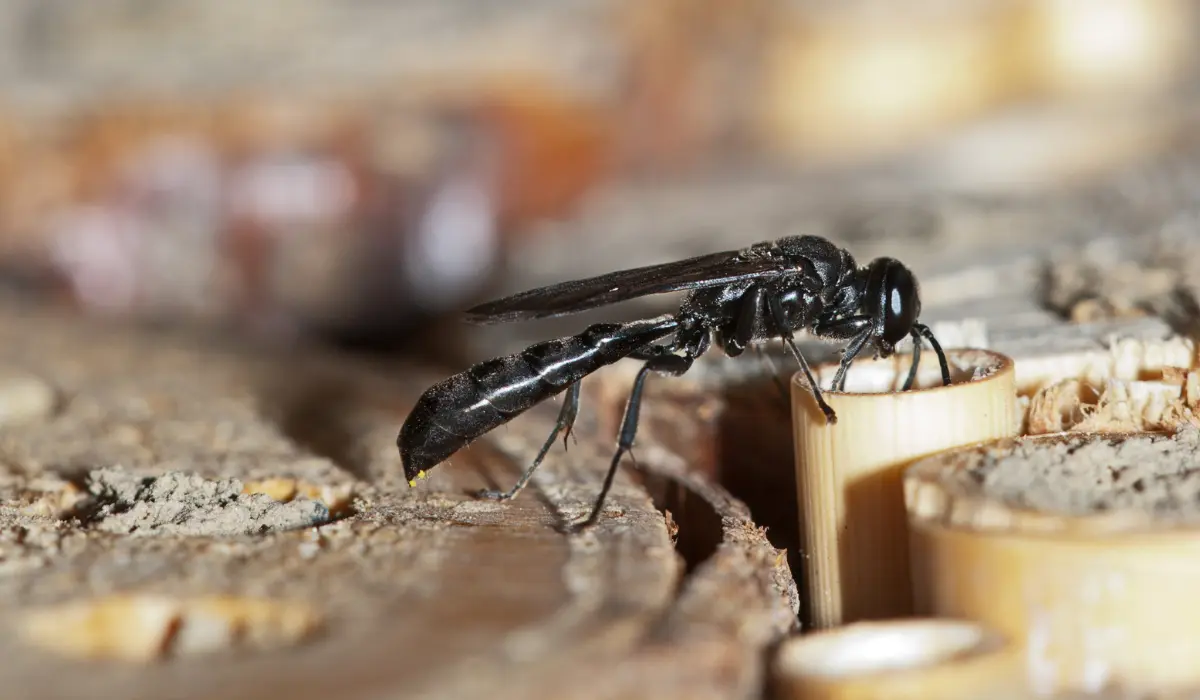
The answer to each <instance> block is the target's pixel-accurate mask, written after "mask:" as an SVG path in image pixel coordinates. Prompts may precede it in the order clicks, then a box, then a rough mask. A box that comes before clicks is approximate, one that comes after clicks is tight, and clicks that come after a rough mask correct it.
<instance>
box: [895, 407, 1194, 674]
mask: <svg viewBox="0 0 1200 700" xmlns="http://www.w3.org/2000/svg"><path fill="white" fill-rule="evenodd" d="M1198 468H1200V431H1197V430H1196V429H1195V428H1194V427H1192V428H1188V429H1185V430H1183V431H1181V432H1180V433H1178V434H1176V435H1174V436H1171V435H1153V434H1144V433H1143V434H1132V435H1113V434H1106V435H1094V434H1093V435H1089V434H1057V435H1045V436H1038V437H1025V438H1020V439H1014V440H1006V441H1002V442H1000V443H995V444H992V445H986V446H977V447H973V448H964V449H963V450H958V451H954V452H950V453H946V454H943V455H938V456H935V457H931V458H929V459H926V460H921V461H920V462H918V463H916V464H914V465H913V466H912V467H911V469H910V470H909V471H908V473H907V474H906V477H905V491H906V499H907V503H908V509H909V512H910V515H911V524H910V530H911V534H912V544H911V551H912V571H913V581H914V593H915V598H916V607H917V612H919V613H921V614H931V615H939V616H941V615H948V616H953V617H956V618H963V619H970V620H974V621H977V622H980V623H981V624H985V625H988V626H991V627H993V628H994V629H996V630H997V631H999V632H1000V633H1002V634H1004V635H1005V636H1006V637H1007V638H1008V639H1010V640H1012V642H1013V643H1014V644H1015V645H1017V646H1019V647H1021V648H1022V650H1023V651H1022V654H1023V655H1024V659H1025V661H1024V666H1025V669H1026V673H1027V675H1028V680H1029V683H1030V685H1031V686H1032V687H1033V688H1035V689H1036V690H1037V691H1039V692H1042V693H1057V692H1096V691H1099V690H1101V689H1103V688H1105V687H1108V686H1112V685H1119V686H1120V687H1122V688H1123V689H1126V690H1129V691H1137V692H1148V693H1153V692H1160V691H1168V690H1172V689H1177V688H1184V687H1197V686H1200V664H1197V663H1196V659H1200V636H1197V634H1196V630H1197V629H1200V603H1198V602H1197V601H1198V598H1197V595H1196V592H1197V591H1198V590H1200V506H1197V502H1196V499H1195V494H1194V486H1193V482H1194V481H1195V476H1196V473H1197V469H1198Z"/></svg>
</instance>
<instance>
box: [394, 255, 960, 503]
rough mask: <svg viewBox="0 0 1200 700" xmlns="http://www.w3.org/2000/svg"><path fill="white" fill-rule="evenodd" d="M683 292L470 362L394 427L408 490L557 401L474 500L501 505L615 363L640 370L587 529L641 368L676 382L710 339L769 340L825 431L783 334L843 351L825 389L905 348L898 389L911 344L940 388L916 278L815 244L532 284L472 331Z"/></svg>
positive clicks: (629, 426)
mask: <svg viewBox="0 0 1200 700" xmlns="http://www.w3.org/2000/svg"><path fill="white" fill-rule="evenodd" d="M680 290H691V292H690V293H689V294H688V296H687V297H686V298H685V299H684V301H683V303H682V304H681V305H680V307H679V311H678V312H677V313H675V314H669V315H665V316H659V317H657V318H652V319H645V320H639V321H631V322H628V323H598V324H595V325H592V326H589V327H588V328H587V329H585V330H584V331H583V332H582V333H580V334H579V335H574V336H569V337H566V338H559V339H557V340H548V341H546V342H543V343H537V344H536V345H531V346H530V347H528V348H526V349H525V350H523V351H521V352H519V353H517V354H515V355H509V356H507V357H500V358H496V359H494V360H488V361H487V362H483V363H480V364H478V365H475V366H474V367H472V368H470V369H468V370H467V371H465V372H462V373H460V374H456V375H454V376H452V377H450V378H449V379H446V380H445V381H442V382H440V383H438V384H435V385H434V386H432V387H430V388H429V389H428V390H427V391H426V392H425V393H424V394H423V395H422V396H421V398H420V399H419V400H418V401H417V403H416V406H414V407H413V410H412V412H411V413H410V414H409V416H408V418H407V419H406V420H405V421H404V426H403V427H402V428H401V429H400V435H399V437H397V439H396V444H397V446H398V447H399V448H400V457H401V459H402V460H403V462H404V473H405V476H406V477H407V478H408V480H409V484H410V485H415V483H416V479H419V478H423V477H424V476H425V472H426V470H429V469H431V468H433V467H434V466H436V465H437V464H439V463H441V462H442V461H444V460H445V459H446V458H447V457H449V456H450V455H452V454H454V453H455V452H457V451H458V450H459V449H461V448H462V447H465V446H466V445H467V444H468V443H470V442H471V441H472V440H474V439H475V438H478V437H479V436H481V435H483V434H485V433H487V432H488V431H490V430H492V429H493V428H496V427H497V426H500V425H503V424H504V423H507V422H508V421H510V420H512V419H513V418H515V417H517V416H518V415H520V414H521V413H523V412H525V411H526V410H528V409H530V408H531V407H533V406H534V405H535V404H537V403H539V402H541V401H543V400H545V399H548V398H550V397H551V396H554V395H555V394H558V393H560V392H563V391H565V392H566V397H565V399H564V401H563V406H562V410H561V412H560V413H559V416H558V421H557V423H556V424H555V426H554V430H553V431H552V432H551V433H550V437H549V438H548V439H547V440H546V442H545V444H544V445H542V448H541V450H540V451H539V452H538V454H537V457H535V458H534V460H533V463H532V464H531V465H530V466H529V468H527V469H526V470H525V472H524V473H523V474H522V475H521V477H520V478H519V479H518V480H517V483H516V485H515V486H513V487H512V489H510V490H508V491H483V492H481V493H480V494H479V495H480V496H481V497H485V498H493V499H498V500H506V499H510V498H512V497H513V496H515V495H516V494H517V493H518V492H519V491H520V490H521V489H522V487H524V486H525V484H526V483H527V482H528V481H529V478H530V477H531V476H532V475H533V471H534V470H535V469H537V467H538V465H539V464H541V462H542V460H543V459H544V458H545V456H546V453H547V452H548V451H549V450H550V448H551V447H552V446H553V445H554V441H555V440H556V439H557V438H558V435H559V434H560V433H561V434H563V440H564V446H565V444H566V437H567V435H569V434H570V431H571V427H572V425H573V424H574V422H575V416H576V414H577V413H578V411H579V385H580V381H581V380H582V379H583V378H584V377H585V376H587V375H589V374H591V373H592V372H595V371H596V370H598V369H600V368H601V367H603V366H605V365H609V364H612V363H614V362H616V361H617V360H620V359H623V358H631V359H635V360H640V361H642V362H643V363H644V364H643V365H642V368H641V370H640V371H639V372H638V374H637V377H636V379H635V380H634V383H633V390H632V392H631V394H630V397H629V403H628V404H627V405H626V408H625V417H624V419H623V420H622V422H621V430H620V433H619V437H618V440H617V451H616V454H615V455H613V458H612V463H611V464H610V465H609V469H608V474H607V475H606V476H605V479H604V485H603V486H602V487H601V489H600V496H599V498H598V499H597V500H596V504H595V507H594V508H593V509H592V512H591V515H590V516H589V517H588V519H587V520H586V521H585V522H584V523H583V527H587V526H589V525H591V524H593V523H595V522H596V519H597V518H598V517H599V515H600V511H601V509H602V508H603V506H604V500H605V497H606V496H607V494H608V491H609V488H610V487H611V486H612V481H613V477H614V476H615V475H616V471H617V466H618V465H619V464H620V461H621V458H622V457H623V456H624V455H625V453H626V452H628V451H629V450H630V448H631V447H632V446H633V441H634V436H635V435H636V433H637V424H638V412H639V407H640V404H641V398H642V387H643V385H644V383H645V380H646V376H647V374H649V373H650V372H659V373H662V374H668V375H673V376H679V375H681V374H683V373H685V372H687V371H688V369H690V368H691V366H692V363H693V362H694V361H695V360H696V358H697V357H699V356H700V355H702V354H704V352H705V351H706V350H708V348H709V346H710V345H711V344H712V343H716V344H717V345H718V346H719V347H720V348H721V349H722V350H723V351H724V352H725V354H726V355H729V356H730V357H736V356H738V355H740V354H742V352H743V351H744V350H745V349H746V347H747V346H749V345H750V344H751V343H754V342H755V341H762V340H768V339H774V338H782V339H783V341H784V342H785V343H786V344H787V346H788V348H789V349H790V350H791V353H792V355H793V356H794V357H795V358H796V361H797V362H798V363H799V365H800V369H801V370H803V372H804V375H805V377H806V378H807V379H808V385H809V386H810V387H811V388H812V392H813V395H814V397H815V398H816V401H817V404H818V405H819V406H820V407H821V410H822V411H824V412H825V417H826V420H828V421H829V422H830V423H833V422H836V421H837V416H836V415H835V414H834V412H833V409H832V408H830V407H829V405H828V404H827V403H826V402H825V399H824V398H823V397H822V396H821V389H820V387H819V385H818V384H817V382H816V381H815V380H814V379H813V375H812V370H810V369H809V366H808V362H807V361H805V359H804V355H802V354H801V353H800V349H799V348H797V347H796V343H795V341H794V339H793V337H792V336H793V333H794V332H796V331H802V330H803V331H809V332H811V333H813V334H815V335H817V336H819V337H823V338H828V339H831V340H843V341H847V344H846V348H845V350H844V352H843V354H842V360H841V364H840V366H839V367H838V370H837V373H836V374H835V375H834V379H833V385H832V388H833V390H834V391H841V390H843V389H844V387H845V382H846V370H847V369H849V367H850V363H851V362H853V361H854V358H855V357H856V356H858V355H859V353H861V352H862V350H863V349H864V348H865V347H866V346H867V344H868V343H872V344H873V345H874V350H875V354H877V355H879V356H882V357H887V356H889V355H891V354H892V353H893V352H895V347H896V344H897V343H898V342H900V341H901V340H903V339H904V338H906V337H908V336H912V338H913V362H912V368H911V370H910V371H909V373H908V377H907V380H906V381H905V383H904V390H908V389H910V388H911V387H912V383H913V380H914V378H915V377H916V374H917V366H918V363H919V362H920V353H921V339H922V338H925V339H926V340H928V341H929V344H930V345H931V346H932V347H933V349H934V351H935V352H936V353H937V355H938V362H939V363H940V365H941V371H942V381H943V382H944V383H945V384H949V383H950V370H949V367H948V366H947V364H946V356H945V353H943V352H942V348H941V346H940V345H939V344H938V342H937V339H935V338H934V336H933V333H932V332H930V330H929V327H928V326H925V325H923V324H921V323H918V322H917V317H918V315H919V314H920V311H921V299H920V293H919V291H918V286H917V280H916V278H915V277H913V274H912V272H910V271H909V269H908V268H907V267H905V266H904V264H903V263H901V262H900V261H898V260H894V259H892V258H877V259H876V260H874V261H872V262H871V264H870V265H867V266H866V267H861V268H860V267H858V266H857V265H856V264H855V262H854V258H853V257H852V256H851V255H850V253H849V252H847V251H845V250H843V249H841V248H839V247H837V246H835V245H834V244H833V243H830V242H829V241H827V240H825V239H824V238H820V237H818V236H790V237H787V238H781V239H779V240H777V241H768V242H764V243H758V244H755V245H752V246H750V247H749V248H746V249H743V250H740V251H728V252H723V253H713V254H711V255H704V256H700V257H695V258H690V259H688V260H681V261H678V262H673V263H666V264H663V265H651V266H649V267H640V268H636V269H632V270H624V271H620V272H613V273H610V274H607V275H601V276H599V277H593V278H591V279H585V280H579V281H574V282H563V283H561V284H555V285H551V286H549V287H542V288H541V289H534V290H532V291H528V292H523V293H521V294H515V295H513V296H510V297H506V298H504V299H500V300H498V301H493V302H490V303H487V304H483V305H481V306H477V307H475V308H473V309H471V310H469V311H468V312H467V315H468V318H469V320H471V321H472V322H475V323H484V324H487V323H501V322H507V321H520V320H526V319H535V318H547V317H551V316H561V315H565V314H571V313H576V312H579V311H584V310H586V309H593V308H596V307H599V306H604V305H606V304H614V303H617V302H620V301H624V300H627V299H632V298H634V297H640V296H646V295H650V294H662V293H666V292H675V291H680Z"/></svg>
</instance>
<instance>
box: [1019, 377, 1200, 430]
mask: <svg viewBox="0 0 1200 700" xmlns="http://www.w3.org/2000/svg"><path fill="white" fill-rule="evenodd" d="M1180 373H1181V374H1182V377H1178V376H1174V375H1173V374H1172V373H1166V374H1165V375H1164V377H1163V380H1162V381H1125V380H1119V379H1110V380H1108V381H1107V382H1104V383H1103V384H1099V383H1096V382H1090V381H1087V380H1083V379H1064V380H1062V381H1059V382H1055V383H1053V384H1049V385H1047V386H1045V387H1042V388H1041V389H1039V390H1038V391H1037V393H1035V394H1034V395H1033V396H1032V397H1031V398H1030V400H1029V409H1028V413H1027V417H1026V427H1025V430H1024V432H1025V433H1026V434H1028V435H1043V434H1046V433H1057V432H1062V431H1072V432H1095V433H1122V432H1151V431H1167V432H1170V431H1175V430H1177V429H1179V428H1180V427H1183V426H1185V425H1200V416H1198V415H1197V410H1198V409H1200V374H1197V373H1195V372H1187V371H1181V372H1180Z"/></svg>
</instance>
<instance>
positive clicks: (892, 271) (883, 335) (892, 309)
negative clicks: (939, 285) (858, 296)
mask: <svg viewBox="0 0 1200 700" xmlns="http://www.w3.org/2000/svg"><path fill="white" fill-rule="evenodd" d="M863 301H864V302H865V304H866V312H867V313H868V314H869V315H870V316H871V318H873V319H875V323H876V324H877V325H876V329H877V330H876V340H875V342H876V344H877V345H878V347H879V353H880V355H881V356H883V357H887V356H889V355H891V354H892V353H893V352H895V350H896V344H897V343H899V342H900V341H901V340H904V338H905V337H906V336H908V335H909V334H911V333H912V330H913V326H914V325H915V324H916V323H917V317H918V316H919V315H920V313H921V293H920V290H919V288H918V285H917V278H916V277H914V276H913V273H912V271H910V270H909V269H908V268H907V267H905V266H904V264H903V263H901V262H900V261H899V260H895V259H893V258H877V259H875V260H873V261H872V262H871V264H870V266H869V267H868V268H867V284H866V294H865V295H864V299H863Z"/></svg>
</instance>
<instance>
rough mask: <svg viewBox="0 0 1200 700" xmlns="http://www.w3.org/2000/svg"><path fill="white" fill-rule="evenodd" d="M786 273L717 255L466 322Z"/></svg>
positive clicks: (574, 284)
mask: <svg viewBox="0 0 1200 700" xmlns="http://www.w3.org/2000/svg"><path fill="white" fill-rule="evenodd" d="M784 270H785V268H784V266H783V264H782V263H781V262H780V261H779V260H772V259H768V258H754V259H750V260H745V259H742V258H740V257H738V253H737V252H736V251H728V252H724V253H712V254H710V255H702V256H699V257H695V258H689V259H687V260H679V261H677V262H670V263H664V264H661V265H649V266H647V267H638V268H634V269H631V270H621V271H619V272H610V273H609V274H606V275H600V276H598V277H591V278H588V279H583V280H574V281H571V282H562V283H560V284H553V285H550V286H548V287H541V288H539V289H532V290H530V291H528V292H521V293H520V294H514V295H512V296H509V297H505V298H503V299H498V300H496V301H491V302H488V303H486V304H480V305H479V306H476V307H475V308H473V309H469V310H468V311H467V312H466V313H467V320H468V321H470V322H472V323H478V324H491V323H504V322H508V321H522V320H530V319H535V318H549V317H552V316H564V315H566V314H573V313H578V312H580V311H586V310H587V309H594V308H597V307H600V306H605V305H607V304H616V303H618V302H622V301H626V300H628V299H634V298H636V297H644V296H649V295H651V294H665V293H668V292H677V291H681V290H685V289H697V288H700V287H716V286H720V285H723V284H729V283H731V282H736V281H739V280H745V279H757V278H765V277H773V276H775V275H778V274H780V273H781V272H783V271H784Z"/></svg>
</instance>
